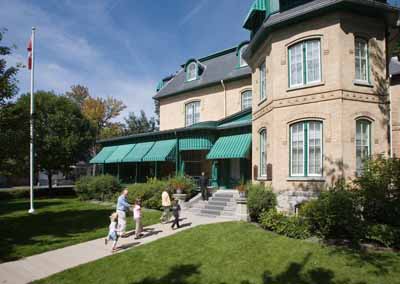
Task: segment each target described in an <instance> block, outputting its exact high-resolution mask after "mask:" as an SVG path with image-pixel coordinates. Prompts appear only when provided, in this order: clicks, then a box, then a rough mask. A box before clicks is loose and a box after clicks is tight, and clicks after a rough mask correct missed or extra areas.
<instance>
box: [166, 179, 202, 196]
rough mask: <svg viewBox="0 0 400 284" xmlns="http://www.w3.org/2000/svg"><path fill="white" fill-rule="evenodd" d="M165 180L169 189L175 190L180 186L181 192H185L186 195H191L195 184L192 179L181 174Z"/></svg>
mask: <svg viewBox="0 0 400 284" xmlns="http://www.w3.org/2000/svg"><path fill="white" fill-rule="evenodd" d="M167 182H168V186H169V187H170V188H171V190H173V191H174V192H176V190H177V189H178V188H180V189H181V190H182V192H183V193H186V194H187V195H188V196H193V194H194V191H195V188H196V184H195V183H194V181H193V179H192V178H190V177H186V176H183V175H178V176H175V177H171V178H169V179H168V180H167Z"/></svg>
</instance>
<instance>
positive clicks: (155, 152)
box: [143, 139, 176, 162]
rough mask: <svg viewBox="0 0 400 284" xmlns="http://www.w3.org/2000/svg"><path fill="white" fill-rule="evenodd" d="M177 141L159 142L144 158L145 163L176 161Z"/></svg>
mask: <svg viewBox="0 0 400 284" xmlns="http://www.w3.org/2000/svg"><path fill="white" fill-rule="evenodd" d="M175 150H176V139H171V140H163V141H157V142H156V143H154V146H153V147H152V148H151V149H150V151H149V152H148V153H147V154H146V156H144V157H143V162H156V161H167V160H174V159H175Z"/></svg>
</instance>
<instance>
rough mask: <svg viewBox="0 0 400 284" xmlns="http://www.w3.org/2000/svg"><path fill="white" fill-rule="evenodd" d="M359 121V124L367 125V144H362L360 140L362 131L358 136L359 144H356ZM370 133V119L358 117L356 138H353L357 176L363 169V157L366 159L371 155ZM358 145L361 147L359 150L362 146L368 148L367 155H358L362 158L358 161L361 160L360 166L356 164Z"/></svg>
mask: <svg viewBox="0 0 400 284" xmlns="http://www.w3.org/2000/svg"><path fill="white" fill-rule="evenodd" d="M359 123H360V125H366V126H368V129H367V130H368V131H367V135H368V140H367V145H363V144H362V141H363V136H362V135H363V133H362V132H360V135H361V137H360V141H361V142H360V145H357V126H358V125H359ZM371 135H372V123H371V121H370V120H368V119H365V118H360V119H357V120H356V139H355V144H356V147H355V148H356V149H355V150H356V175H357V176H359V175H361V174H362V171H363V163H364V161H365V159H368V158H369V157H370V156H371V145H372V144H371V141H372V140H371ZM358 147H360V148H361V150H362V148H363V147H367V149H368V151H367V152H368V153H367V157H360V158H361V159H363V160H362V161H360V162H361V168H358V167H357V165H358V156H357V148H358ZM361 154H362V151H361Z"/></svg>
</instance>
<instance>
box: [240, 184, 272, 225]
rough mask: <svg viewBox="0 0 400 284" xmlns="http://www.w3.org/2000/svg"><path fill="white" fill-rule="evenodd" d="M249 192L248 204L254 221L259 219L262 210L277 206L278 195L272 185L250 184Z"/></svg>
mask: <svg viewBox="0 0 400 284" xmlns="http://www.w3.org/2000/svg"><path fill="white" fill-rule="evenodd" d="M247 192H248V193H247V206H248V209H249V214H250V218H251V220H253V221H258V220H259V217H260V215H261V213H262V212H264V211H268V210H270V209H272V208H275V206H276V204H277V202H276V195H275V193H273V192H272V189H271V188H270V187H268V188H266V187H265V186H264V185H262V184H258V185H251V184H249V185H248V189H247Z"/></svg>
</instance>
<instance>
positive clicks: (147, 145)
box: [122, 142, 154, 163]
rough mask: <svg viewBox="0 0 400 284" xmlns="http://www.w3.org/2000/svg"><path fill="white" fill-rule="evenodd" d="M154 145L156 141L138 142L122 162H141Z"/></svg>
mask: <svg viewBox="0 0 400 284" xmlns="http://www.w3.org/2000/svg"><path fill="white" fill-rule="evenodd" d="M153 145H154V142H144V143H138V144H136V145H135V147H134V148H133V150H132V151H130V152H129V154H128V155H126V156H125V157H124V158H123V159H122V162H124V163H129V162H141V161H142V159H143V157H144V156H145V155H146V154H147V153H148V152H149V151H150V149H151V148H152V147H153Z"/></svg>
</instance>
